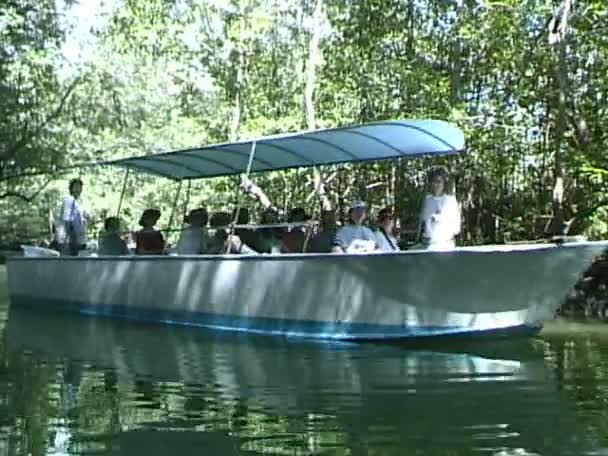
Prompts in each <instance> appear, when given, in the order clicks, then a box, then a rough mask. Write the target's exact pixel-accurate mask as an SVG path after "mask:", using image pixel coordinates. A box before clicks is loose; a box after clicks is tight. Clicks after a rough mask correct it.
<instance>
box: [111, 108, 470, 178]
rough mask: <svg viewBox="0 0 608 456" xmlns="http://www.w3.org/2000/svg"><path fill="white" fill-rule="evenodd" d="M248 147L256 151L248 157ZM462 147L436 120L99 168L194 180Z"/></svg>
mask: <svg viewBox="0 0 608 456" xmlns="http://www.w3.org/2000/svg"><path fill="white" fill-rule="evenodd" d="M252 147H255V151H254V152H255V153H253V154H252ZM464 147H465V141H464V134H463V132H462V131H461V130H460V129H458V128H455V127H453V126H450V125H448V124H447V123H446V122H443V121H439V120H395V121H384V122H374V123H367V124H362V125H355V126H348V127H339V128H329V129H323V130H314V131H305V132H301V133H289V134H282V135H274V136H265V137H261V138H256V139H251V140H246V141H237V142H232V143H223V144H216V145H210V146H203V147H195V148H191V149H183V150H177V151H173V152H166V153H161V154H155V155H145V156H140V157H132V158H126V159H121V160H112V161H107V162H104V163H103V164H107V165H114V166H119V167H124V168H128V169H132V170H134V171H140V172H145V173H149V174H154V175H158V176H163V177H167V178H170V179H175V180H181V179H197V178H207V177H218V176H228V175H234V174H241V173H244V172H246V171H247V168H248V164H249V160H250V155H251V154H252V155H253V157H252V162H251V170H250V171H251V172H252V173H257V172H262V171H275V170H282V169H289V168H303V167H310V166H316V165H331V164H336V163H346V162H362V161H372V160H384V159H395V158H414V157H419V156H423V155H439V154H452V153H458V152H461V151H462V150H463V149H464Z"/></svg>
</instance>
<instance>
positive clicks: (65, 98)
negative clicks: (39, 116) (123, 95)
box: [6, 78, 80, 157]
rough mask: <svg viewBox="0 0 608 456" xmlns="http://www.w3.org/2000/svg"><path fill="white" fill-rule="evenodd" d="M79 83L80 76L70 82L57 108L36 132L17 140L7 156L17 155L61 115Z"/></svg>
mask: <svg viewBox="0 0 608 456" xmlns="http://www.w3.org/2000/svg"><path fill="white" fill-rule="evenodd" d="M79 83H80V78H76V79H75V80H74V81H73V82H72V83H71V84H70V86H69V87H68V89H67V90H66V91H65V93H64V94H63V96H62V97H61V100H59V104H58V105H57V107H56V108H55V110H54V111H53V112H52V113H51V114H50V115H49V116H48V117H47V118H46V119H45V120H44V121H43V122H42V123H41V124H40V125H38V127H37V128H36V129H35V130H34V132H33V133H32V134H30V135H29V136H26V137H23V138H21V139H20V140H19V141H17V144H15V145H14V146H13V147H12V149H10V150H9V151H8V153H7V155H6V156H7V157H12V156H14V155H16V154H17V152H19V151H20V150H21V149H23V147H25V146H26V145H27V144H28V143H29V142H30V141H32V139H34V138H36V137H37V136H38V135H40V133H41V132H42V130H44V129H45V128H46V126H47V125H48V124H49V123H51V121H53V120H55V119H56V118H57V117H59V115H60V114H61V112H62V111H63V108H64V106H65V104H66V102H67V101H68V98H69V97H70V95H71V94H72V92H73V91H74V89H75V88H76V86H77V85H78V84H79Z"/></svg>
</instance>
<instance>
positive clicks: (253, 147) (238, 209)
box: [226, 141, 257, 253]
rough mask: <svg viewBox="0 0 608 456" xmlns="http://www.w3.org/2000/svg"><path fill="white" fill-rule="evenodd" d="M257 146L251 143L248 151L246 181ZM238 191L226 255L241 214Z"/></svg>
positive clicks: (254, 142) (239, 193)
mask: <svg viewBox="0 0 608 456" xmlns="http://www.w3.org/2000/svg"><path fill="white" fill-rule="evenodd" d="M256 144H257V141H253V142H252V143H251V149H250V150H249V161H248V162H247V169H246V170H245V177H246V178H247V179H249V175H250V174H251V167H252V166H253V159H254V157H255V146H256ZM239 190H240V189H237V193H236V210H235V211H234V218H233V220H232V223H231V224H230V231H229V232H228V233H229V237H228V239H229V241H228V245H227V246H226V253H230V246H231V245H232V244H231V242H230V236H233V235H234V226H235V225H236V224H237V223H238V221H239V215H240V213H241V204H240V199H241V198H240V195H241V192H240V191H239Z"/></svg>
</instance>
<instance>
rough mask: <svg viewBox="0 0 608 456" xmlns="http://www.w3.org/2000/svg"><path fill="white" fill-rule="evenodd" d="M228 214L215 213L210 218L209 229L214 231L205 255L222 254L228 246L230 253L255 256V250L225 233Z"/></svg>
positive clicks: (237, 238) (237, 237) (228, 219)
mask: <svg viewBox="0 0 608 456" xmlns="http://www.w3.org/2000/svg"><path fill="white" fill-rule="evenodd" d="M230 222H231V220H230V214H229V213H228V212H216V213H215V214H213V215H212V216H211V223H210V224H211V228H214V229H215V233H213V236H211V237H210V238H209V242H208V244H207V253H209V254H214V255H217V254H224V253H226V252H227V251H228V246H229V245H230V253H241V254H255V253H257V252H256V251H255V250H253V249H251V248H250V247H248V246H247V245H246V244H245V243H243V242H242V241H241V239H240V238H239V236H237V235H233V236H230V235H229V234H228V232H227V231H226V227H228V226H229V225H230Z"/></svg>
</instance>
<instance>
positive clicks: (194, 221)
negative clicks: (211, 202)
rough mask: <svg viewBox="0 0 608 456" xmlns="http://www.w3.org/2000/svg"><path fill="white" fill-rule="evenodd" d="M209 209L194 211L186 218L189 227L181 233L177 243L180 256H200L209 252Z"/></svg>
mask: <svg viewBox="0 0 608 456" xmlns="http://www.w3.org/2000/svg"><path fill="white" fill-rule="evenodd" d="M208 219H209V214H208V213H207V209H205V208H198V209H193V210H191V211H190V213H189V214H188V215H187V216H186V223H188V226H187V227H186V228H185V229H184V230H183V231H182V232H181V234H180V237H179V241H178V242H177V253H178V254H179V255H199V254H202V253H206V252H207V239H208V235H207V221H208Z"/></svg>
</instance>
